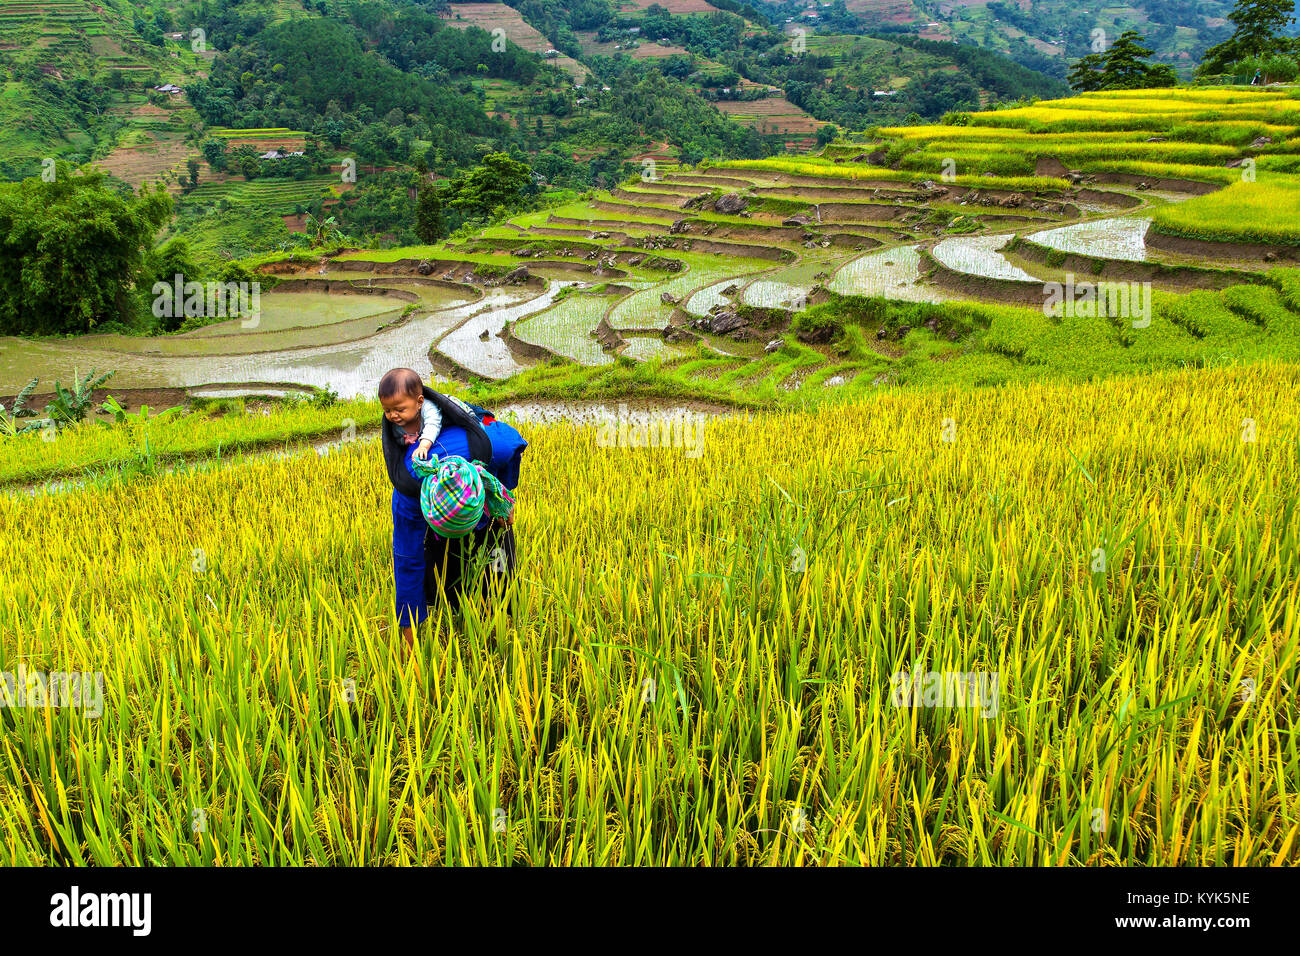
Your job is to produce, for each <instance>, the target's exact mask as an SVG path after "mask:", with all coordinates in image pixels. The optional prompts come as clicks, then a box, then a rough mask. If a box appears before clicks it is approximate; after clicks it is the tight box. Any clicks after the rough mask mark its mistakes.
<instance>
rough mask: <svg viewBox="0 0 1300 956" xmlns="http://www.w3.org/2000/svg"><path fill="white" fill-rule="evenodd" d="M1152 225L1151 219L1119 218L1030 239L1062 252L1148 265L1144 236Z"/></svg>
mask: <svg viewBox="0 0 1300 956" xmlns="http://www.w3.org/2000/svg"><path fill="white" fill-rule="evenodd" d="M1150 225H1151V220H1150V218H1148V217H1145V216H1116V217H1114V218H1112V219H1096V220H1092V221H1090V222H1080V223H1075V224H1073V225H1069V226H1059V227H1057V228H1056V229H1046V230H1044V231H1042V232H1035V233H1031V234H1030V235H1029V236H1028V237H1027V238H1028V239H1029V241H1031V242H1036V243H1038V244H1039V245H1043V246H1047V247H1048V248H1049V249H1056V250H1058V251H1060V252H1068V253H1076V254H1078V255H1085V256H1094V257H1097V258H1101V259H1119V260H1122V261H1125V262H1145V261H1146V258H1147V247H1146V242H1145V241H1144V236H1145V235H1146V231H1147V228H1148V227H1149V226H1150Z"/></svg>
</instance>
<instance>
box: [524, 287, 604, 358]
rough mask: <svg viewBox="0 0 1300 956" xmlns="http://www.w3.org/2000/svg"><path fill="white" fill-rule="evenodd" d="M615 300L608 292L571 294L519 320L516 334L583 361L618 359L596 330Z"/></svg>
mask: <svg viewBox="0 0 1300 956" xmlns="http://www.w3.org/2000/svg"><path fill="white" fill-rule="evenodd" d="M611 304H612V303H611V300H610V297H608V296H600V295H584V294H582V293H578V294H571V295H569V296H567V297H566V298H565V299H564V300H563V301H561V302H559V303H557V304H556V305H553V306H552V307H551V308H549V309H547V310H546V311H544V312H539V313H537V314H536V315H534V316H530V317H529V318H527V319H525V320H523V321H521V322H519V323H518V324H516V325H515V326H514V334H515V336H516V337H518V338H519V339H522V340H523V341H525V342H529V343H531V344H533V345H539V346H541V347H542V348H544V349H547V350H548V351H550V352H553V353H555V354H556V355H562V356H564V357H565V358H568V359H572V360H573V361H574V362H577V363H578V364H579V365H607V364H609V363H610V362H613V361H614V359H613V357H612V356H610V355H609V353H607V352H606V351H605V350H604V349H602V348H601V347H600V343H599V342H597V341H596V339H595V338H594V336H593V335H592V332H593V331H594V330H595V328H596V326H597V325H599V324H600V320H601V317H602V316H603V315H604V314H605V311H606V310H607V309H608V308H609V307H610V305H611Z"/></svg>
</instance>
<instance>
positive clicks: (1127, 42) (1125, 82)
mask: <svg viewBox="0 0 1300 956" xmlns="http://www.w3.org/2000/svg"><path fill="white" fill-rule="evenodd" d="M1142 42H1143V41H1142V34H1140V33H1138V32H1137V31H1136V30H1125V31H1124V32H1123V33H1121V34H1120V36H1119V39H1118V40H1116V41H1115V43H1114V45H1112V46H1111V48H1110V49H1109V50H1107V51H1106V52H1104V53H1092V54H1089V55H1088V56H1085V57H1080V59H1079V60H1078V62H1076V63H1075V64H1074V66H1073V67H1072V68H1071V70H1070V86H1071V88H1073V89H1075V90H1078V91H1079V92H1091V91H1093V90H1140V89H1149V88H1151V87H1163V86H1173V85H1174V84H1175V83H1177V82H1178V75H1177V74H1176V73H1175V72H1174V70H1173V68H1172V67H1169V66H1166V65H1165V64H1151V63H1148V62H1146V60H1147V57H1149V56H1151V54H1152V52H1153V51H1152V50H1151V49H1150V48H1149V47H1145V46H1143V45H1142Z"/></svg>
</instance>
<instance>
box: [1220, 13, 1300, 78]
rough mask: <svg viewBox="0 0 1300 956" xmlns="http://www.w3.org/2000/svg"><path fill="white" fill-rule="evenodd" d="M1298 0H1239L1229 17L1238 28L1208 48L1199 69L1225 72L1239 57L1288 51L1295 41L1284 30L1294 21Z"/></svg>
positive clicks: (1260, 55) (1245, 57) (1262, 55)
mask: <svg viewBox="0 0 1300 956" xmlns="http://www.w3.org/2000/svg"><path fill="white" fill-rule="evenodd" d="M1293 13H1295V0H1237V5H1236V6H1235V7H1234V8H1233V10H1232V12H1231V13H1229V14H1228V19H1229V20H1231V21H1232V23H1233V25H1234V26H1235V27H1236V28H1237V29H1236V30H1235V31H1233V34H1232V36H1230V37H1229V38H1228V39H1226V40H1224V41H1223V42H1222V43H1220V44H1218V45H1217V46H1212V47H1210V48H1209V49H1208V50H1206V51H1205V56H1204V57H1203V58H1202V59H1201V65H1200V67H1199V68H1198V69H1197V71H1196V72H1197V73H1198V74H1200V75H1202V76H1206V75H1211V74H1215V73H1224V72H1226V71H1227V70H1228V68H1229V67H1230V66H1231V65H1232V64H1233V63H1236V62H1237V61H1238V60H1245V59H1247V58H1249V57H1264V56H1268V55H1269V54H1273V53H1287V52H1289V51H1290V50H1291V49H1292V47H1293V46H1294V41H1292V40H1290V39H1288V38H1287V37H1286V36H1284V35H1283V30H1285V29H1286V27H1288V26H1290V25H1291V24H1292V23H1295V17H1293V16H1292V14H1293Z"/></svg>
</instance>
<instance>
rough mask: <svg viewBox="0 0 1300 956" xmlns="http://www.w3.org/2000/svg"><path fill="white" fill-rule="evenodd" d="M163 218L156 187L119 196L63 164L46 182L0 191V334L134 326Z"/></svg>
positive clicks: (163, 200)
mask: <svg viewBox="0 0 1300 956" xmlns="http://www.w3.org/2000/svg"><path fill="white" fill-rule="evenodd" d="M171 213H172V200H171V197H170V196H168V195H167V192H166V190H164V189H163V187H162V186H161V185H158V186H156V187H154V188H153V189H149V188H142V189H141V190H140V192H138V193H131V192H130V191H127V192H118V191H117V190H115V189H113V188H112V187H111V186H110V185H109V181H108V176H107V175H106V174H105V173H103V172H101V171H99V170H92V171H90V172H80V171H77V170H74V168H73V167H72V166H70V165H68V164H67V163H62V162H60V163H58V164H57V165H56V167H55V176H54V180H53V181H52V182H45V181H44V180H43V179H41V178H39V177H33V178H31V179H25V180H23V181H21V182H18V183H9V184H4V185H0V334H3V335H42V334H56V333H65V332H89V331H91V330H92V329H95V328H96V327H98V326H102V325H104V324H106V323H119V324H123V325H134V324H136V323H137V321H138V319H139V318H140V313H139V307H138V300H137V299H136V297H135V289H136V286H137V280H138V279H139V278H140V275H141V271H142V268H143V266H144V262H145V257H146V253H147V250H150V249H152V247H153V243H154V237H155V236H156V235H157V233H158V230H159V229H161V228H162V227H163V225H164V224H165V223H166V222H167V221H168V220H169V219H170V218H171Z"/></svg>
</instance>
